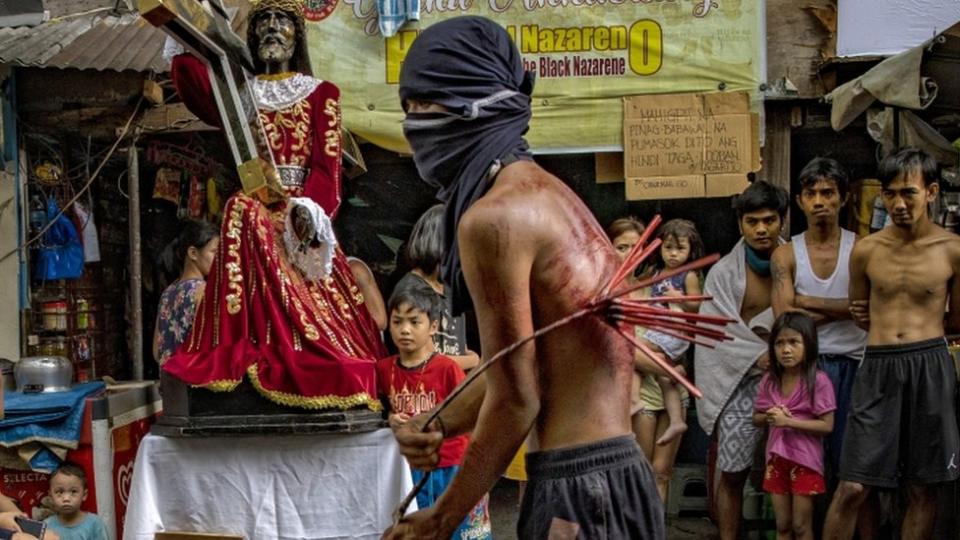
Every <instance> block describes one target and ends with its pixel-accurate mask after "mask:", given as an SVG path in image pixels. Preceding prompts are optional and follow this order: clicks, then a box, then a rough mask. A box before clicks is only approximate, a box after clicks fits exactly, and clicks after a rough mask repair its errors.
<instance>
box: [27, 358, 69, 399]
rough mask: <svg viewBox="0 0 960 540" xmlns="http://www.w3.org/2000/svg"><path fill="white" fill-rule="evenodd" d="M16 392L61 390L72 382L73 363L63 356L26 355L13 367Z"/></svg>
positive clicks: (67, 387)
mask: <svg viewBox="0 0 960 540" xmlns="http://www.w3.org/2000/svg"><path fill="white" fill-rule="evenodd" d="M13 376H14V378H15V379H16V380H17V392H23V393H39V392H63V391H65V390H69V389H70V385H71V383H73V364H72V363H71V362H70V360H69V359H67V358H64V357H63V356H27V357H25V358H21V359H20V361H19V362H17V365H16V366H14V368H13Z"/></svg>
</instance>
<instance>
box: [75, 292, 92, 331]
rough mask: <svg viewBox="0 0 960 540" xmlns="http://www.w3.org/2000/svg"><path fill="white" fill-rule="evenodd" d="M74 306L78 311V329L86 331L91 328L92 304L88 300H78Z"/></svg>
mask: <svg viewBox="0 0 960 540" xmlns="http://www.w3.org/2000/svg"><path fill="white" fill-rule="evenodd" d="M73 304H74V307H75V308H76V310H77V329H78V330H86V329H87V328H88V327H89V326H90V313H89V311H90V303H89V302H87V299H86V298H77V299H76V300H75V301H74V303H73Z"/></svg>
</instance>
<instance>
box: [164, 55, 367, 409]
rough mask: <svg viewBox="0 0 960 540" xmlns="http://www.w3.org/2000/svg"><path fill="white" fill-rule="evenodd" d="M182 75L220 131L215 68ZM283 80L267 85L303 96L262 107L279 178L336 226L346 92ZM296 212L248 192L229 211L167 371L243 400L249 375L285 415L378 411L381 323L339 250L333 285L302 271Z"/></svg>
mask: <svg viewBox="0 0 960 540" xmlns="http://www.w3.org/2000/svg"><path fill="white" fill-rule="evenodd" d="M172 74H173V81H174V84H175V86H176V87H177V91H178V92H179V93H180V96H181V98H182V99H183V101H184V103H186V104H187V107H189V108H190V110H191V111H193V112H194V113H195V114H197V116H198V117H200V118H201V119H202V120H204V121H205V122H208V123H211V124H213V125H219V117H218V114H217V111H216V108H215V105H214V102H213V98H212V93H211V88H210V83H209V79H208V78H207V73H206V67H205V66H204V65H203V64H202V63H200V62H199V61H198V60H197V59H195V58H193V57H191V56H189V55H180V56H177V57H175V58H174V61H173V69H172ZM278 79H279V85H274V84H273V83H268V84H267V85H266V86H267V87H269V88H274V87H276V88H288V87H290V86H291V84H292V83H294V82H296V83H298V84H296V85H292V86H293V87H296V88H297V89H298V92H294V93H292V94H290V95H292V96H293V99H287V100H283V99H280V100H279V101H278V100H277V99H275V98H276V95H273V94H271V96H272V97H269V96H268V98H264V99H265V100H267V101H269V102H270V105H269V106H264V107H261V109H260V118H261V122H262V123H263V125H264V130H265V132H266V133H267V139H268V142H269V144H270V146H271V150H272V152H273V156H274V161H275V162H276V164H277V166H278V168H280V169H281V170H283V169H287V170H288V172H293V173H303V178H305V182H304V183H303V184H302V186H301V185H298V183H296V182H294V183H289V184H285V185H284V189H285V191H286V192H287V194H288V195H289V196H307V197H310V198H312V199H313V200H315V201H316V202H317V203H318V204H320V206H322V207H323V209H324V210H325V211H326V212H327V214H329V215H330V216H331V217H332V216H334V215H335V214H336V211H337V208H338V206H339V204H340V158H341V148H340V104H339V98H340V91H339V89H338V88H337V87H336V86H335V85H333V84H331V83H329V82H325V81H324V82H320V81H317V80H316V79H312V78H308V77H305V76H303V75H299V74H288V75H286V79H282V78H278ZM284 81H286V82H284ZM288 83H290V84H288ZM283 85H287V86H283ZM301 94H302V95H301ZM283 95H286V94H283ZM288 97H289V96H288ZM278 102H279V105H277V103H278ZM292 176H294V177H295V176H297V175H296V174H294V175H292ZM285 207H286V203H285V202H281V203H278V204H276V205H271V206H270V207H267V206H265V205H264V204H262V203H261V202H260V201H258V200H256V199H253V198H251V197H248V196H246V195H244V194H243V193H238V194H236V195H234V196H233V197H231V198H230V199H229V200H228V201H227V204H226V206H225V208H224V220H223V224H222V226H221V234H220V248H219V251H218V254H217V257H216V260H215V261H214V263H213V267H212V269H211V271H210V275H209V276H208V277H207V287H206V289H205V293H204V297H203V300H202V301H201V303H200V305H199V307H198V312H197V317H196V320H195V321H194V324H193V329H192V330H191V333H190V336H189V338H188V339H187V341H186V342H184V343H183V344H182V345H181V347H180V349H179V350H178V351H177V352H176V353H174V354H173V355H172V356H171V357H170V359H169V360H168V361H167V362H166V363H165V364H164V366H163V369H165V370H166V371H167V372H169V373H171V374H173V375H175V376H177V377H178V378H180V379H181V380H183V381H184V382H186V383H188V384H191V385H196V386H201V387H205V388H209V389H211V390H214V391H229V390H232V389H233V388H235V387H236V386H237V385H238V384H239V383H240V382H241V381H242V379H243V377H244V375H247V376H248V377H249V379H250V381H251V382H252V383H253V385H254V386H255V387H256V388H257V389H258V390H259V391H260V393H261V394H263V395H264V396H265V397H267V398H268V399H271V400H273V401H275V402H277V403H282V404H284V405H291V406H298V407H303V408H308V409H327V408H341V409H347V408H350V407H355V406H367V407H369V408H370V409H373V410H378V409H379V408H380V403H379V402H378V401H377V387H376V361H377V359H379V358H382V357H383V356H385V351H384V348H383V343H382V341H381V339H380V332H379V330H378V328H377V326H376V323H375V322H374V321H373V318H372V317H371V316H370V313H369V312H368V311H367V308H366V306H365V305H364V300H363V296H362V295H361V294H360V291H359V288H358V287H357V284H356V282H355V280H354V278H353V274H352V273H351V271H350V268H349V266H348V265H347V261H346V258H345V257H344V256H343V253H342V252H341V251H340V250H339V248H338V249H337V251H336V254H335V257H334V260H333V272H332V273H331V274H330V275H329V276H328V277H327V278H325V279H324V280H322V282H311V281H308V280H307V279H306V278H304V277H303V275H302V274H301V273H300V272H299V271H297V270H296V269H295V268H293V267H292V266H291V263H290V261H289V258H288V257H287V254H286V251H285V248H284V245H283V240H282V234H283V229H284V216H285V212H284V210H285Z"/></svg>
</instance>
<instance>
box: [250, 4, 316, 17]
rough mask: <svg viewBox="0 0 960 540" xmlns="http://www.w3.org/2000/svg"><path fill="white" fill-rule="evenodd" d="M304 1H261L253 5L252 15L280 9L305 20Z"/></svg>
mask: <svg viewBox="0 0 960 540" xmlns="http://www.w3.org/2000/svg"><path fill="white" fill-rule="evenodd" d="M303 7H304V5H303V0H259V1H258V2H255V3H254V4H253V11H252V14H254V15H255V14H257V13H259V12H261V11H265V10H268V9H279V10H282V11H286V12H287V13H291V14H293V15H294V16H296V17H297V18H303Z"/></svg>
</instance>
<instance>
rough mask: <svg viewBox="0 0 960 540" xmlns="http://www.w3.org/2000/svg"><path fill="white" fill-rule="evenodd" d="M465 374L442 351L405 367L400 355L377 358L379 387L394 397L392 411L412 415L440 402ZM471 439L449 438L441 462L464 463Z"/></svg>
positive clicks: (446, 465)
mask: <svg viewBox="0 0 960 540" xmlns="http://www.w3.org/2000/svg"><path fill="white" fill-rule="evenodd" d="M464 377H466V375H465V374H464V373H463V370H462V369H460V366H458V365H457V363H456V362H454V361H453V359H451V358H450V357H449V356H444V355H442V354H439V353H438V354H434V355H433V357H431V358H430V359H429V360H427V362H426V363H425V364H423V365H420V366H417V367H415V368H406V367H403V366H402V365H401V364H400V357H399V356H397V355H394V356H391V357H389V358H384V359H383V360H380V361H379V362H377V388H378V389H379V390H380V393H381V394H383V395H385V396H386V397H387V399H388V400H389V401H390V411H391V412H393V413H406V414H408V415H410V416H414V415H417V414H420V413H422V412H426V411H429V410H430V409H433V408H434V407H435V406H437V405H439V404H440V403H441V402H442V401H443V400H444V399H445V398H446V397H447V396H448V395H449V394H450V392H453V389H454V388H456V387H457V385H458V384H460V381H462V380H463V379H464ZM469 441H470V439H469V437H467V436H466V435H461V436H459V437H453V438H450V439H447V440H445V441H444V442H443V445H442V446H440V463H438V464H437V466H438V467H450V466H453V465H460V462H461V461H462V460H463V453H464V452H465V451H466V449H467V443H468V442H469Z"/></svg>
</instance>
